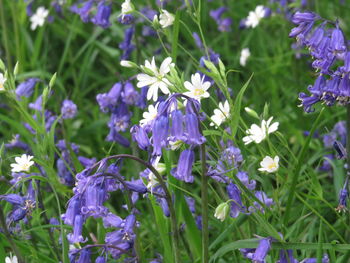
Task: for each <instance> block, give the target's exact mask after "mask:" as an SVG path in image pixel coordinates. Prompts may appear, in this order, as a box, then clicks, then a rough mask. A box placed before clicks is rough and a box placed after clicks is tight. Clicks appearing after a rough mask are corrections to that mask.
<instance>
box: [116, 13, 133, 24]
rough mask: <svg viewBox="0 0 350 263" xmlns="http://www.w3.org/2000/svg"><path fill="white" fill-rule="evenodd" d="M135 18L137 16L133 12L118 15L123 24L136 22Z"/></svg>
mask: <svg viewBox="0 0 350 263" xmlns="http://www.w3.org/2000/svg"><path fill="white" fill-rule="evenodd" d="M134 20H135V18H134V16H133V15H131V14H125V15H122V16H120V17H118V21H119V23H121V24H123V25H130V24H132V23H133V22H134Z"/></svg>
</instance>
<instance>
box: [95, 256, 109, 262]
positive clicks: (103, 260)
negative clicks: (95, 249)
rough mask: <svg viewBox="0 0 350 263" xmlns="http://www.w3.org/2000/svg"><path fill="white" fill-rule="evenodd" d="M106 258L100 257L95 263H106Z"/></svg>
mask: <svg viewBox="0 0 350 263" xmlns="http://www.w3.org/2000/svg"><path fill="white" fill-rule="evenodd" d="M106 262H107V261H106V257H104V256H98V257H97V258H96V260H95V263H106Z"/></svg>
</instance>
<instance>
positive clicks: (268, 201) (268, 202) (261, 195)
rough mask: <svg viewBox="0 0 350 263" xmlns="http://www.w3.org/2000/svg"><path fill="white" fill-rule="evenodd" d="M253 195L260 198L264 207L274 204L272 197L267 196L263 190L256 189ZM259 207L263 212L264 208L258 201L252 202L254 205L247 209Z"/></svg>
mask: <svg viewBox="0 0 350 263" xmlns="http://www.w3.org/2000/svg"><path fill="white" fill-rule="evenodd" d="M255 197H256V198H258V199H259V200H260V202H262V203H263V204H265V206H266V207H270V206H272V205H273V204H274V202H273V199H272V198H268V197H267V195H266V194H265V193H264V192H263V191H256V192H255ZM255 208H256V209H259V210H260V211H261V212H264V208H263V207H262V206H261V205H260V204H259V203H258V202H254V207H253V208H252V207H250V209H249V210H253V211H254V210H255Z"/></svg>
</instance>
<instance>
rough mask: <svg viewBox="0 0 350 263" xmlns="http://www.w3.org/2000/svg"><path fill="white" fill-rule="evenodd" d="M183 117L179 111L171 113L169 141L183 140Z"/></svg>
mask: <svg viewBox="0 0 350 263" xmlns="http://www.w3.org/2000/svg"><path fill="white" fill-rule="evenodd" d="M183 121H184V117H183V114H182V111H181V110H174V111H172V112H171V130H170V133H171V141H177V140H184V139H185V137H184V127H183V126H184V125H183Z"/></svg>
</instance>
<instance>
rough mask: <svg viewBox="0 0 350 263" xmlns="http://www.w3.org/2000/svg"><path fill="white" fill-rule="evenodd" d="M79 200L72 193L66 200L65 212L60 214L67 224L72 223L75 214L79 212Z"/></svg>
mask: <svg viewBox="0 0 350 263" xmlns="http://www.w3.org/2000/svg"><path fill="white" fill-rule="evenodd" d="M80 207H81V201H80V198H79V196H77V195H74V196H73V197H72V198H71V199H70V200H69V202H68V208H67V210H66V213H65V214H63V215H62V219H63V221H64V223H65V224H67V225H71V226H72V225H74V220H75V216H76V215H77V214H80Z"/></svg>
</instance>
